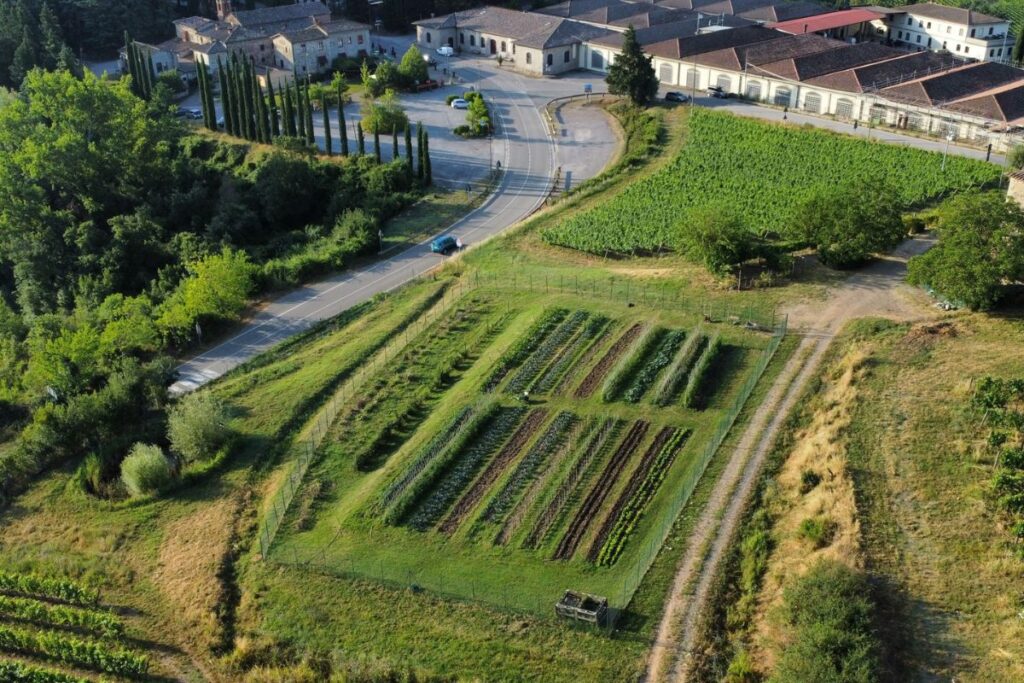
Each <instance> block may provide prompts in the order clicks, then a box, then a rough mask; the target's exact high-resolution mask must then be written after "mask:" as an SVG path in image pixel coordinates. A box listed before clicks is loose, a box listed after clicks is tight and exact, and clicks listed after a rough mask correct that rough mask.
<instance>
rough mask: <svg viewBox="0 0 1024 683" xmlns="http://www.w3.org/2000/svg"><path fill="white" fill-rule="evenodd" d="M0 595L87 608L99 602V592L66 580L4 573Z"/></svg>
mask: <svg viewBox="0 0 1024 683" xmlns="http://www.w3.org/2000/svg"><path fill="white" fill-rule="evenodd" d="M0 593H10V594H18V595H28V596H32V597H36V598H46V599H49V600H61V601H63V602H70V603H73V604H76V605H85V606H87V607H92V606H94V605H96V604H97V603H98V602H99V601H100V594H99V591H96V590H93V589H92V588H87V587H85V586H83V585H81V584H79V583H76V582H74V581H69V580H68V579H53V578H50V577H48V576H39V575H38V574H23V573H18V574H16V573H11V572H4V571H0Z"/></svg>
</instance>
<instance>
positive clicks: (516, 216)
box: [170, 60, 556, 394]
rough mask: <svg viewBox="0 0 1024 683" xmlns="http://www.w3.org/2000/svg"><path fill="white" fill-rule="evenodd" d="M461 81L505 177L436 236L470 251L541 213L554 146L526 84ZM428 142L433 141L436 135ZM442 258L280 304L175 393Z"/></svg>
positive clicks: (187, 369) (476, 70)
mask: <svg viewBox="0 0 1024 683" xmlns="http://www.w3.org/2000/svg"><path fill="white" fill-rule="evenodd" d="M460 61H462V60H460ZM460 74H461V75H462V76H463V77H464V78H465V79H466V80H467V81H469V82H472V83H474V85H476V87H477V88H478V89H480V90H483V91H484V92H485V93H487V94H488V98H489V100H490V102H491V105H492V112H493V116H494V118H495V120H496V122H498V125H499V126H500V134H499V136H498V138H497V139H496V140H495V158H496V159H498V160H501V165H502V168H503V169H505V171H504V173H503V176H502V178H501V181H500V183H499V185H498V187H497V189H496V190H495V192H494V193H493V194H492V195H491V196H490V197H489V198H488V199H487V200H486V201H485V202H484V204H483V205H481V206H480V207H479V208H477V209H475V210H474V211H472V212H471V213H469V214H468V215H466V216H465V217H463V218H462V219H461V220H459V221H457V222H456V223H454V224H452V225H450V226H448V227H447V228H445V229H439V230H438V234H443V233H448V232H450V233H453V234H456V235H457V236H458V237H459V238H461V239H462V241H463V242H465V243H466V244H469V245H472V244H477V243H480V242H482V241H484V240H485V239H487V238H489V237H491V236H493V235H496V234H498V233H499V232H501V231H502V230H504V229H505V228H507V227H509V226H511V225H513V224H515V223H516V222H518V221H519V220H521V219H523V218H525V217H526V216H528V215H529V214H530V213H532V212H533V211H534V210H535V209H536V208H537V207H538V206H539V205H540V203H541V202H542V201H543V200H544V197H545V195H546V193H547V191H548V189H549V188H550V185H551V182H552V177H553V172H554V167H555V163H556V162H555V145H554V143H553V141H552V140H551V139H550V138H549V136H548V133H547V131H546V128H545V126H544V122H543V120H542V119H541V116H540V112H539V111H538V109H537V106H536V104H535V103H534V101H533V100H532V99H531V97H530V95H529V94H528V93H527V92H526V83H525V82H524V78H523V77H520V76H517V75H515V74H513V73H510V72H508V71H500V70H496V69H493V68H491V67H489V66H488V65H487V64H486V63H477V62H473V61H470V60H465V63H464V65H460ZM437 133H438V135H440V133H441V132H440V131H438V132H437ZM430 134H431V137H432V138H433V137H434V135H435V131H433V130H431V131H430ZM499 141H500V143H501V144H500V146H499V144H498V142H499ZM440 258H441V257H439V256H437V255H436V254H432V253H430V243H429V240H427V241H424V242H421V243H420V244H417V245H415V246H413V247H410V248H408V249H406V250H405V251H403V252H401V253H399V254H396V255H394V256H391V257H390V258H388V259H386V260H382V261H378V262H376V263H374V264H373V265H370V266H367V267H365V268H362V269H357V270H351V271H346V272H343V273H339V274H337V275H335V276H333V277H331V278H328V279H326V280H323V281H321V282H317V283H313V284H309V285H306V286H304V287H301V288H299V289H296V290H294V291H291V292H289V293H287V294H285V295H283V296H281V297H280V298H278V299H276V300H274V301H272V302H271V303H269V304H268V305H266V306H265V307H263V308H262V309H261V310H260V312H259V313H258V314H257V315H255V316H254V317H253V318H252V319H250V320H249V321H247V322H246V323H245V324H244V326H243V327H242V328H241V329H240V330H238V331H237V332H236V333H235V334H233V335H232V336H231V337H230V338H228V339H226V340H224V341H222V342H220V343H219V344H217V345H216V346H213V347H212V348H210V349H207V350H206V351H203V352H202V353H201V354H199V355H197V356H196V357H194V358H192V359H190V360H188V361H187V362H185V363H183V364H182V365H180V366H179V367H178V381H177V382H175V383H174V384H173V385H172V386H171V389H170V390H171V393H175V394H180V393H185V392H188V391H191V390H193V389H195V388H197V387H199V386H202V385H203V384H205V383H207V382H209V381H211V380H213V379H216V378H217V377H220V376H221V375H223V374H224V373H225V372H227V371H228V370H231V369H232V368H234V367H236V366H237V365H240V364H241V363H243V362H244V361H246V360H248V359H250V358H252V357H253V356H256V355H258V354H259V353H262V352H263V351H266V350H267V349H269V348H270V347H272V346H274V345H275V344H277V343H279V342H281V341H283V340H285V339H287V338H288V337H290V336H292V335H294V334H297V333H299V332H302V331H303V330H306V329H307V328H309V327H311V326H312V325H313V324H315V323H316V322H318V321H320V320H324V319H326V318H330V317H332V316H335V315H337V314H339V313H341V312H342V311H344V310H346V309H348V308H350V307H351V306H354V305H355V304H358V303H360V302H362V301H365V300H367V299H369V298H370V297H372V296H374V295H375V294H378V293H380V292H386V291H389V290H392V289H394V288H396V287H398V286H400V285H402V284H404V283H406V282H408V281H409V280H411V279H413V278H415V277H417V276H419V275H422V274H423V273H425V272H427V271H428V270H430V269H431V268H434V267H435V266H437V265H438V263H439V260H440Z"/></svg>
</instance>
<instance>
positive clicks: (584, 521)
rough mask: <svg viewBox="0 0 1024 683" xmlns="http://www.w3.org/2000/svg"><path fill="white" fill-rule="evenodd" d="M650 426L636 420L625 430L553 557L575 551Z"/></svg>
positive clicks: (562, 558)
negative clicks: (623, 435)
mask: <svg viewBox="0 0 1024 683" xmlns="http://www.w3.org/2000/svg"><path fill="white" fill-rule="evenodd" d="M648 427H650V423H649V422H645V421H643V420H637V421H636V422H634V423H633V426H632V427H630V429H629V431H628V432H626V436H625V438H624V439H623V440H622V443H621V444H619V447H618V449H617V450H616V451H615V453H614V454H613V455H612V458H611V460H609V461H608V464H607V465H605V468H604V471H602V472H601V476H600V477H598V479H597V482H596V483H595V484H594V486H593V488H592V489H591V490H590V493H589V494H587V497H586V499H584V501H583V505H581V506H580V508H579V510H577V512H576V516H575V517H574V518H573V520H572V523H571V524H569V528H568V529H567V530H566V532H565V535H564V536H562V540H561V542H559V544H558V548H557V549H555V554H554V555H553V556H552V559H555V560H568V559H569V558H570V557H572V556H573V554H574V553H575V552H576V549H577V548H578V547H579V545H580V543H581V542H582V541H583V536H584V534H586V531H587V529H588V528H589V527H590V524H591V522H592V521H593V518H594V516H595V515H596V514H597V512H598V510H600V508H601V505H602V504H603V503H604V501H605V499H606V498H607V497H608V496H609V494H610V493H611V491H612V488H613V487H614V486H615V482H616V481H617V480H618V478H619V475H620V474H622V470H623V469H625V467H626V463H627V462H628V461H629V457H630V456H631V455H632V454H633V451H635V450H636V448H637V446H639V445H640V442H641V441H643V439H644V436H646V434H647V429H648Z"/></svg>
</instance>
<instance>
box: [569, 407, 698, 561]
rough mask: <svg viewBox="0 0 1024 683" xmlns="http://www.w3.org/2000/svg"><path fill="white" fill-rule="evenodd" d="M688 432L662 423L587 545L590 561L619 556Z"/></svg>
mask: <svg viewBox="0 0 1024 683" xmlns="http://www.w3.org/2000/svg"><path fill="white" fill-rule="evenodd" d="M688 436H689V432H688V431H686V430H683V429H675V428H674V427H665V428H664V429H662V431H661V432H659V433H658V437H657V438H656V439H655V440H654V441H653V442H652V443H651V446H650V448H648V449H647V453H646V454H645V455H644V459H643V460H642V461H641V463H640V466H639V467H637V470H636V472H634V473H633V478H632V479H631V480H630V482H629V485H628V486H627V487H626V488H625V490H623V492H622V493H621V495H620V496H619V499H618V500H617V501H616V502H615V507H613V508H612V511H611V513H610V514H609V515H608V518H607V519H606V520H605V523H604V526H603V527H602V529H601V533H599V534H598V537H597V539H596V540H595V541H594V544H593V545H592V546H591V548H590V553H589V555H588V559H589V560H590V561H591V562H596V563H597V564H600V565H604V566H609V565H612V564H614V563H615V561H616V560H617V559H618V558H619V555H620V554H621V553H622V550H623V549H624V548H625V546H626V541H627V539H628V538H629V535H630V534H631V533H632V532H633V529H634V528H635V527H636V523H637V521H638V520H639V519H640V516H641V515H642V514H643V512H644V510H645V509H646V508H647V504H648V503H649V502H650V501H651V499H652V498H654V494H655V493H657V491H658V487H659V486H660V485H661V482H662V481H663V480H664V479H665V475H666V474H667V473H668V468H669V467H671V466H672V463H673V462H675V459H676V455H677V454H678V453H679V451H680V450H682V447H683V445H684V444H685V443H686V438H687V437H688Z"/></svg>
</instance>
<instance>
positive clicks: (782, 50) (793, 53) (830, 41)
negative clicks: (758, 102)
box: [743, 33, 845, 64]
mask: <svg viewBox="0 0 1024 683" xmlns="http://www.w3.org/2000/svg"><path fill="white" fill-rule="evenodd" d="M839 45H845V43H842V42H841V41H837V40H835V39H834V38H826V37H825V36H819V35H818V34H817V33H806V34H800V35H795V36H793V35H782V36H781V37H779V38H776V39H775V40H770V41H768V42H766V43H757V44H756V45H750V46H748V47H746V48H745V49H744V51H743V57H744V59H745V60H746V62H747V63H748V64H770V63H772V62H777V61H779V60H782V59H794V58H796V57H804V56H806V55H813V54H817V53H819V52H824V51H825V50H833V49H835V48H836V47H838V46H839Z"/></svg>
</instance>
